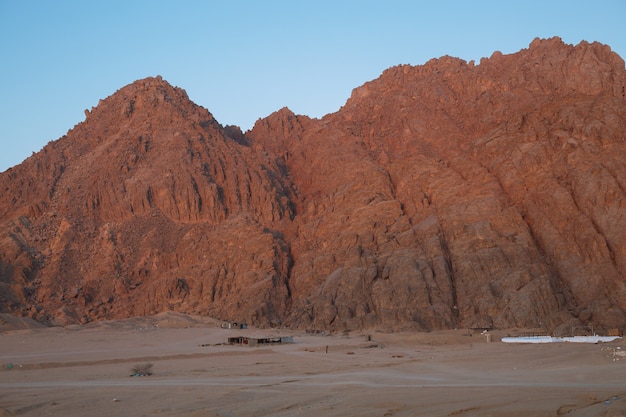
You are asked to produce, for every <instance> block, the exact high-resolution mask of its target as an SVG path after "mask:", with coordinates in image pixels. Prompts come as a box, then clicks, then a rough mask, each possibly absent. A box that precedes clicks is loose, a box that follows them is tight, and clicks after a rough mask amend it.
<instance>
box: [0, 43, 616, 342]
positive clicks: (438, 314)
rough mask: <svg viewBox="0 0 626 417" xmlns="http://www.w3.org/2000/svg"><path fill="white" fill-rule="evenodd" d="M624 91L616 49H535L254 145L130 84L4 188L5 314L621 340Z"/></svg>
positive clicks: (286, 129) (402, 89)
mask: <svg viewBox="0 0 626 417" xmlns="http://www.w3.org/2000/svg"><path fill="white" fill-rule="evenodd" d="M625 86H626V71H625V70H624V61H623V60H622V59H621V58H620V57H619V56H617V55H616V54H615V53H613V52H612V51H611V50H610V48H609V47H608V46H606V45H601V44H598V43H587V42H581V43H580V44H578V45H576V46H573V45H567V44H564V43H563V42H562V41H561V40H560V39H559V38H551V39H535V40H534V41H533V42H532V43H531V44H530V46H529V47H528V48H527V49H524V50H522V51H520V52H518V53H514V54H508V55H503V54H501V53H499V52H494V53H493V54H492V55H491V57H489V58H484V59H482V60H481V62H480V63H479V64H478V65H476V64H475V63H473V62H469V63H468V62H466V61H464V60H461V59H458V58H453V57H447V56H446V57H441V58H437V59H433V60H431V61H429V62H427V63H426V64H424V65H419V66H410V65H403V66H397V67H393V68H390V69H388V70H386V71H385V72H384V73H383V74H381V76H380V77H379V78H377V79H375V80H372V81H370V82H368V83H365V84H364V85H363V86H360V87H358V88H355V90H354V91H353V94H352V96H351V97H350V98H349V99H348V100H347V102H346V104H345V105H344V106H343V107H342V108H341V109H340V110H339V111H337V112H335V113H331V114H328V115H326V116H324V117H323V118H321V119H312V118H309V117H307V116H303V115H296V114H294V113H293V112H292V111H291V110H289V109H288V108H283V109H280V110H278V111H277V112H275V113H273V114H271V115H270V116H268V117H266V118H264V119H260V120H259V121H257V123H256V124H255V126H254V128H253V129H252V130H250V131H248V132H246V133H245V134H244V133H243V132H241V130H240V129H239V128H237V127H236V126H226V127H223V126H221V125H220V124H219V123H218V122H217V121H215V120H214V118H213V116H211V114H210V113H209V112H208V111H207V110H206V109H204V108H202V107H200V106H197V105H196V104H194V103H192V102H191V101H190V100H189V98H188V97H187V94H186V93H185V92H184V90H182V89H180V88H176V87H172V86H171V85H169V84H168V83H167V82H166V81H164V80H162V79H161V78H160V77H155V78H146V79H144V80H139V81H136V82H134V83H132V84H130V85H128V86H126V87H123V88H121V89H120V90H118V91H117V92H116V93H114V94H113V95H111V96H110V97H108V98H106V99H104V100H101V102H100V103H99V104H98V106H96V107H95V108H93V109H92V110H90V111H88V112H87V117H86V119H85V121H84V122H82V123H80V124H78V125H77V126H75V127H74V129H72V130H71V131H70V132H68V134H67V135H66V136H64V137H63V138H61V139H59V140H57V141H55V142H52V143H50V144H49V145H48V146H46V147H45V148H44V149H43V150H42V151H41V152H39V153H37V154H35V155H34V156H33V157H31V158H29V159H28V160H26V161H24V163H23V164H21V165H20V166H18V167H15V168H13V169H11V170H9V171H7V172H5V173H3V174H0V189H2V190H3V198H2V199H1V200H0V248H1V250H0V311H1V312H11V313H13V314H18V315H27V316H30V317H33V318H36V319H37V320H40V321H42V322H52V323H71V322H87V321H91V320H98V319H104V318H122V317H128V316H133V315H142V314H153V313H157V312H161V311H166V310H175V311H181V312H187V313H196V314H206V315H211V316H213V317H217V318H221V319H229V320H235V321H241V322H248V323H250V324H255V325H260V326H292V327H298V328H304V329H311V330H315V329H326V330H344V329H357V328H382V329H406V328H416V329H427V330H428V329H439V328H452V327H485V328H487V327H544V328H546V329H548V330H554V329H558V328H563V327H564V326H565V327H568V326H572V325H593V326H594V328H595V329H599V328H605V329H607V328H614V327H623V326H624V325H626V319H625V317H626V316H625V312H626V235H625V234H624V230H626V213H625V212H624V210H623V208H624V207H626V195H625V192H624V190H626V166H625V164H624V161H625V160H626V141H625V140H624V132H626V97H625V93H624V88H625ZM568 328H569V327H568Z"/></svg>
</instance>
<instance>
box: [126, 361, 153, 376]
mask: <svg viewBox="0 0 626 417" xmlns="http://www.w3.org/2000/svg"><path fill="white" fill-rule="evenodd" d="M130 372H131V373H130V376H148V375H152V364H151V363H144V364H141V365H135V366H133V367H132V368H131V370H130Z"/></svg>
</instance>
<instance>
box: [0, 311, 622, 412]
mask: <svg viewBox="0 0 626 417" xmlns="http://www.w3.org/2000/svg"><path fill="white" fill-rule="evenodd" d="M5 318H6V317H5ZM2 323H3V321H2V320H0V324H2ZM10 329H12V330H10ZM0 331H1V333H0V364H1V365H2V368H1V369H0V416H37V417H39V416H54V415H58V416H63V417H73V416H77V417H78V416H81V417H82V416H91V417H97V416H107V417H109V416H185V417H187V416H190V417H209V416H210V417H214V416H224V417H226V416H462V417H466V416H524V417H527V416H557V415H567V416H626V358H625V357H624V356H622V352H624V351H625V350H626V344H624V342H623V341H622V340H619V341H616V342H612V343H608V344H598V345H594V344H573V343H572V344H568V343H555V344H545V345H510V344H505V343H501V342H498V340H499V337H501V336H503V335H505V332H501V333H496V334H493V336H492V338H493V340H492V342H491V343H487V341H486V338H485V337H484V336H482V335H480V334H479V333H472V332H471V331H467V330H456V331H445V332H431V333H408V332H405V333H393V334H392V333H380V332H371V333H369V335H370V336H371V341H367V337H366V336H367V335H368V333H365V332H364V333H351V334H349V335H339V336H327V335H310V334H305V333H298V332H290V331H279V330H261V329H245V330H226V329H221V328H219V326H218V325H217V323H216V322H213V321H211V320H208V319H202V318H198V317H187V316H182V315H177V314H165V315H160V316H156V317H152V318H141V319H129V320H124V321H118V322H104V323H98V324H94V325H89V326H70V327H66V328H35V326H30V325H28V324H24V323H18V325H16V324H15V323H8V322H7V321H6V320H5V321H4V327H2V326H0ZM239 335H246V336H251V337H268V336H277V335H293V337H294V341H295V343H293V344H284V345H273V346H269V347H239V346H228V345H224V344H223V342H225V341H226V339H227V337H230V336H239ZM470 335H471V336H470ZM203 345H204V346H203ZM9 363H11V364H12V368H9V367H8V364H9ZM145 363H152V364H153V368H152V370H153V374H152V375H151V376H141V377H137V376H129V375H130V373H131V368H133V366H135V365H140V364H145Z"/></svg>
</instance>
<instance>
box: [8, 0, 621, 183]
mask: <svg viewBox="0 0 626 417" xmlns="http://www.w3.org/2000/svg"><path fill="white" fill-rule="evenodd" d="M553 36H559V37H561V38H562V39H563V41H564V42H566V43H569V44H574V45H575V44H578V43H579V42H581V41H583V40H585V41H588V42H593V41H598V42H601V43H604V44H607V45H609V46H610V47H611V49H612V50H613V51H614V52H616V53H618V54H619V55H620V56H621V57H622V58H626V0H594V1H578V0H567V1H560V0H539V1H535V0H524V1H513V0H512V1H502V0H497V1H480V0H474V1H465V0H458V1H451V0H432V1H420V0H406V1H402V0H384V1H383V0H379V1H370V0H358V1H357V0H354V1H351V0H345V1H342V0H330V1H328V0H315V1H312V0H310V1H305V0H296V1H294V0H290V1H283V0H274V1H273V0H265V1H263V0H256V1H255V0H249V1H246V0H222V1H217V0H203V1H193V0H180V1H173V0H172V1H161V0H145V1H142V0H121V1H119V0H99V1H98V0H94V1H85V0H76V1H71V0H55V1H49V0H39V1H34V0H0V172H2V171H5V170H6V169H8V168H9V167H11V166H14V165H17V164H19V163H21V162H22V161H23V160H24V159H26V158H27V157H29V156H30V155H31V154H32V153H34V152H38V151H39V150H41V148H42V147H44V146H45V145H46V144H47V143H49V142H50V141H53V140H57V139H59V138H60V137H62V136H63V135H65V134H66V133H67V131H68V130H70V129H71V128H73V127H74V125H76V124H77V123H80V122H82V121H83V120H84V118H85V115H84V110H85V109H91V107H93V106H96V105H97V104H98V101H99V100H100V99H103V98H106V97H108V96H110V95H111V94H113V93H114V92H115V91H117V90H119V89H120V88H122V87H123V86H125V85H127V84H130V83H132V82H133V81H135V80H138V79H142V78H145V77H148V76H156V75H161V76H162V77H163V78H164V79H165V80H167V81H168V82H169V83H170V84H172V85H174V86H178V87H181V88H183V89H185V91H187V94H188V95H189V97H190V99H191V100H192V101H194V102H195V103H197V104H199V105H201V106H203V107H205V108H207V109H208V110H209V111H210V112H211V113H212V114H213V116H214V117H215V118H216V119H217V121H218V122H219V123H221V124H222V125H238V126H240V127H241V128H242V129H243V130H244V131H245V130H248V129H251V128H252V126H253V125H254V123H255V121H256V120H258V119H259V118H264V117H266V116H268V115H269V114H271V113H273V112H274V111H276V110H279V109H280V108H282V107H289V108H290V109H291V110H292V111H293V112H295V113H297V114H304V115H307V116H310V117H322V116H324V115H325V114H327V113H333V112H336V111H337V110H339V108H340V107H341V106H343V105H344V104H345V102H346V100H347V99H348V98H349V97H350V94H351V92H352V89H354V88H356V87H358V86H360V85H362V84H363V83H365V82H367V81H370V80H373V79H375V78H377V77H378V76H380V74H381V73H382V72H383V71H384V70H385V69H387V68H389V67H392V66H394V65H399V64H411V65H422V64H424V63H425V62H427V61H428V60H430V59H432V58H439V57H441V56H444V55H450V56H454V57H458V58H462V59H464V60H466V61H470V60H475V61H476V62H479V61H480V58H483V57H489V56H491V54H492V53H493V52H494V51H500V52H502V53H504V54H510V53H515V52H517V51H519V50H521V49H524V48H527V47H528V45H529V44H530V43H531V42H532V40H533V39H534V38H536V37H539V38H550V37H553Z"/></svg>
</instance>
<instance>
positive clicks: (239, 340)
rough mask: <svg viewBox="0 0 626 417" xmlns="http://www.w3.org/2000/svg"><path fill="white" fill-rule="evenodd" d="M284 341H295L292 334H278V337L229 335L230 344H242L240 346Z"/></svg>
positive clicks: (275, 343)
mask: <svg viewBox="0 0 626 417" xmlns="http://www.w3.org/2000/svg"><path fill="white" fill-rule="evenodd" d="M284 343H293V337H292V336H278V337H247V336H237V337H229V338H228V344H229V345H240V346H251V347H254V346H267V345H278V344H284Z"/></svg>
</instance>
